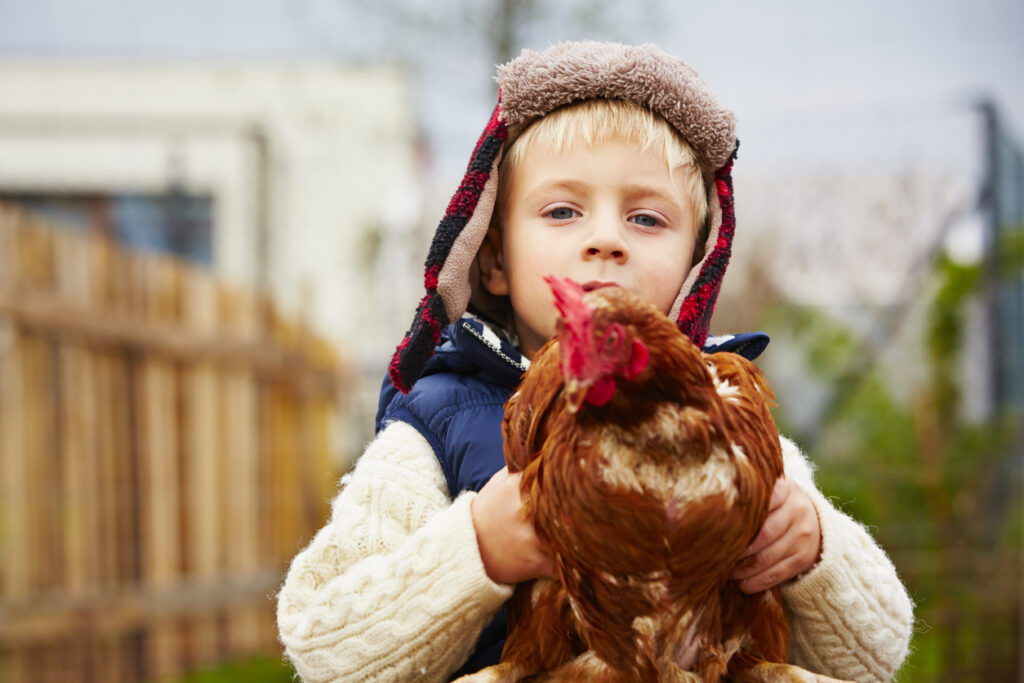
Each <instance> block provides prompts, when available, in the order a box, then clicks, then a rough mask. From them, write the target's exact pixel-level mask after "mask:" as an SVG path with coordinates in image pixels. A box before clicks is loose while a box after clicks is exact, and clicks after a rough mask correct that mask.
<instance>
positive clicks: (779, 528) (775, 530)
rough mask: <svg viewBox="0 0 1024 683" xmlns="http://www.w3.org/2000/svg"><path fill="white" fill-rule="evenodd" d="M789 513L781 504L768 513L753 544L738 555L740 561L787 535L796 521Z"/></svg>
mask: <svg viewBox="0 0 1024 683" xmlns="http://www.w3.org/2000/svg"><path fill="white" fill-rule="evenodd" d="M780 481H781V480H780ZM773 498H774V495H773ZM784 500H785V497H784V498H783V501H784ZM791 512H792V511H791V510H787V509H786V508H784V507H782V506H781V504H780V505H779V506H778V507H777V508H775V509H774V510H772V511H771V512H769V513H768V516H767V517H766V518H765V520H764V524H762V525H761V530H760V531H759V532H757V536H755V537H754V540H753V542H752V543H751V544H750V545H749V546H747V549H746V550H744V551H743V554H742V555H740V559H741V560H743V559H746V558H748V557H751V556H752V555H757V554H758V553H760V552H761V551H763V550H764V549H765V548H767V547H768V546H770V545H771V544H773V543H775V542H776V541H778V540H779V539H780V538H782V537H783V536H785V535H786V534H787V533H789V530H790V528H791V527H792V526H793V523H794V522H795V521H796V520H795V519H794V517H793V516H792V514H790V513H791Z"/></svg>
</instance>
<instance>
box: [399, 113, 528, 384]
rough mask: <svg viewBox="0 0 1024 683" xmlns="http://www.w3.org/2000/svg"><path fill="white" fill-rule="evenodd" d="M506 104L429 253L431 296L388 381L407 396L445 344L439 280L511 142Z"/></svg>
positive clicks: (422, 306) (490, 125) (475, 156)
mask: <svg viewBox="0 0 1024 683" xmlns="http://www.w3.org/2000/svg"><path fill="white" fill-rule="evenodd" d="M500 109H501V104H500V100H499V104H498V105H497V106H495V107H494V113H492V114H491V118H490V120H489V121H488V122H487V127H486V128H485V129H484V132H483V133H482V134H481V135H480V139H479V140H477V143H476V148H475V149H474V150H473V156H472V157H471V159H470V162H469V167H468V168H467V169H466V175H465V176H464V177H463V179H462V183H461V184H460V185H459V189H458V190H457V191H456V192H455V196H453V197H452V199H451V201H450V202H449V203H448V209H447V211H445V215H444V218H442V219H441V222H440V224H439V225H438V226H437V232H435V233H434V239H433V241H432V242H431V243H430V251H429V252H427V260H426V263H425V264H424V277H423V284H424V286H425V287H426V290H427V293H426V295H425V296H424V297H423V298H422V299H421V300H420V303H419V306H418V307H417V309H416V317H415V319H414V320H413V323H412V327H411V328H409V331H408V332H407V333H406V335H405V339H403V340H402V343H401V344H399V345H398V348H397V349H396V350H395V354H394V356H392V358H391V364H390V365H389V366H388V375H389V376H390V378H391V383H392V384H394V385H395V387H396V388H397V389H399V390H400V391H402V392H403V393H408V392H409V389H411V388H412V385H413V384H414V383H415V382H416V380H417V379H419V377H420V375H421V374H423V370H424V369H425V368H426V366H427V361H428V360H430V357H431V356H432V355H433V353H434V347H435V346H437V343H438V341H439V340H440V339H441V330H442V329H444V327H445V326H446V325H448V324H449V323H451V322H452V321H451V320H448V315H447V313H446V311H445V306H444V300H443V299H442V298H441V295H440V294H439V293H438V291H437V284H438V276H439V275H440V273H441V268H442V267H443V266H444V264H445V261H446V260H447V259H448V254H449V253H451V250H452V245H454V244H455V242H456V240H457V239H458V238H459V236H460V235H461V234H462V230H463V228H465V227H466V224H467V223H468V222H469V219H470V218H471V217H472V216H473V213H474V212H475V211H476V209H477V204H478V203H479V201H480V194H481V192H483V189H484V185H485V184H486V183H487V180H488V178H490V175H491V169H492V167H493V165H494V160H495V159H496V158H497V156H498V153H499V152H500V151H501V146H502V145H503V144H504V142H505V139H506V138H507V137H508V130H507V129H506V128H505V122H504V121H502V119H501V110H500Z"/></svg>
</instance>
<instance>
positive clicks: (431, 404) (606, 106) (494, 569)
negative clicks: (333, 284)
mask: <svg viewBox="0 0 1024 683" xmlns="http://www.w3.org/2000/svg"><path fill="white" fill-rule="evenodd" d="M498 82H499V85H500V86H501V90H500V92H501V99H500V102H499V106H498V108H496V110H495V114H494V116H493V117H492V119H491V121H490V123H489V124H488V127H487V129H486V130H485V131H484V134H483V135H482V136H481V138H480V141H479V142H478V145H477V149H476V151H475V153H474V157H473V159H472V161H471V163H470V166H469V169H468V170H467V174H466V177H465V179H464V181H463V184H462V186H461V187H460V188H459V190H458V192H457V193H456V195H455V197H454V198H453V199H452V202H451V204H450V205H449V208H448V212H447V215H446V217H445V218H444V220H442V222H441V224H440V226H439V227H438V231H437V234H436V235H435V238H434V242H433V244H432V246H431V250H430V253H429V254H428V257H427V263H426V286H427V295H426V296H425V297H424V299H423V301H422V302H421V304H420V307H419V310H418V312H417V318H416V322H415V323H414V325H413V328H412V330H410V333H409V335H408V336H407V337H406V339H405V340H404V341H403V342H402V344H401V345H400V346H399V348H398V350H397V352H396V354H395V358H394V359H393V361H392V365H391V369H390V373H389V374H390V380H386V381H385V383H384V388H383V391H382V393H381V402H380V409H379V412H378V418H377V429H378V434H377V437H376V438H375V439H374V441H373V442H372V443H371V444H369V446H368V447H367V449H366V452H365V454H364V455H363V456H362V458H361V459H360V461H359V463H358V464H357V466H356V468H355V470H354V471H353V472H352V473H351V474H349V475H347V476H346V477H345V478H344V479H343V488H342V490H341V492H340V493H339V495H338V496H337V497H336V498H335V500H334V503H333V513H332V516H331V520H330V521H329V522H328V524H327V525H326V526H325V527H324V528H323V529H321V530H320V532H319V533H318V534H317V535H316V537H315V538H314V539H313V541H312V542H311V543H310V545H309V546H308V547H307V548H306V549H305V550H303V551H302V552H300V553H299V555H298V556H297V557H296V558H295V560H294V561H293V563H292V566H291V568H290V570H289V572H288V577H287V579H286V581H285V584H284V586H283V588H282V590H281V592H280V594H279V599H278V600H279V601H278V625H279V628H280V633H281V640H282V642H283V643H284V645H285V650H286V652H287V654H288V656H289V658H290V659H291V661H292V663H293V664H294V665H295V668H296V670H297V671H298V672H299V673H300V674H301V675H302V676H303V678H304V679H306V680H307V681H321V680H360V681H365V680H381V681H385V680H386V681H394V680H413V679H414V680H445V679H446V678H449V677H451V676H453V675H454V674H462V673H467V672H470V671H475V670H478V669H480V668H482V667H484V666H487V665H489V664H493V663H495V662H497V661H498V658H499V656H500V653H501V646H502V642H503V638H504V630H505V624H504V621H503V617H502V612H501V610H500V608H501V606H502V604H503V603H504V601H505V600H506V599H507V598H508V597H509V596H510V595H511V592H512V586H513V585H514V584H515V583H517V582H519V581H524V580H527V579H530V578H534V577H537V576H542V575H547V574H549V573H550V571H551V566H550V562H549V560H548V558H547V556H546V555H545V552H544V549H543V548H542V547H541V546H540V545H539V543H538V541H537V539H536V536H535V535H534V532H533V528H532V525H531V524H530V522H529V520H526V519H523V518H522V517H521V516H520V515H519V505H520V500H519V490H518V477H517V475H509V474H508V472H507V470H505V469H504V467H503V465H504V460H503V455H502V445H501V436H500V424H501V417H502V406H503V404H504V402H505V400H506V399H507V398H508V397H509V396H510V395H511V393H512V392H513V391H514V390H515V387H516V385H517V384H518V381H519V378H520V377H521V375H522V373H523V372H524V371H525V369H526V368H527V367H528V364H529V359H530V358H531V357H532V356H533V354H534V353H535V352H536V351H537V350H538V349H539V348H540V346H541V345H542V344H543V343H544V342H545V341H546V340H547V339H548V337H550V336H551V335H552V333H553V332H554V324H555V318H556V314H555V309H554V306H553V304H552V302H551V295H550V292H549V290H548V289H547V286H546V285H545V284H544V282H543V281H542V279H541V278H542V277H543V276H545V275H558V276H568V277H571V278H573V279H575V280H577V281H579V282H581V283H585V282H615V283H617V284H619V285H622V286H623V287H625V288H627V289H630V290H632V291H635V292H638V293H640V294H642V295H643V296H645V297H646V298H647V299H649V300H650V301H652V302H653V303H654V304H656V305H657V306H658V307H659V308H660V309H661V310H662V311H663V312H665V313H666V314H668V315H669V316H671V317H672V318H673V319H675V320H676V321H677V322H678V325H679V327H680V329H681V330H682V331H683V332H685V333H686V334H688V335H689V336H690V337H691V339H693V340H694V341H695V342H696V343H698V344H703V345H705V349H706V350H708V351H714V350H732V351H735V352H738V353H744V354H745V355H748V356H751V357H753V356H756V355H757V354H758V353H760V351H761V350H762V349H763V348H764V345H765V344H766V343H767V340H766V338H765V337H764V336H763V335H757V334H755V335H740V336H739V337H734V338H729V339H727V340H724V341H723V340H720V339H719V340H712V341H718V342H720V343H718V344H717V345H716V344H714V343H710V344H709V343H708V342H709V340H708V321H709V319H710V316H711V311H712V308H713V306H714V301H715V298H716V296H717V293H718V288H719V286H720V284H721V279H722V275H723V273H724V269H725V265H726V263H727V261H728V257H729V252H730V249H731V240H732V234H733V228H734V219H733V210H732V181H731V177H730V169H731V166H732V159H733V158H734V151H735V147H736V140H735V135H734V123H733V116H732V113H731V112H729V111H728V110H727V109H725V108H723V107H722V106H721V105H720V104H719V103H718V102H717V100H716V99H715V97H714V95H713V94H712V93H711V92H710V90H708V88H707V86H706V85H705V84H704V82H703V81H702V80H701V79H700V78H699V77H698V76H697V74H696V73H695V72H694V71H693V70H692V69H691V68H690V67H689V66H687V65H686V64H685V63H683V62H681V61H679V60H677V59H675V58H672V57H669V56H668V55H666V54H664V53H663V52H661V51H660V50H658V49H657V48H656V47H653V46H642V47H627V46H622V45H614V44H598V43H589V42H587V43H571V44H562V45H558V46H556V47H553V48H550V49H548V50H546V51H545V52H543V53H539V54H538V53H532V52H528V51H526V52H524V53H523V54H522V55H521V56H520V57H519V58H517V59H516V60H513V61H512V62H510V63H509V64H507V65H505V66H504V67H502V68H501V69H500V70H499V76H498ZM467 310H468V311H469V312H470V313H469V314H466V315H465V316H464V313H466V311H467ZM782 445H783V451H784V457H785V468H786V476H785V478H783V479H781V480H780V481H779V482H778V484H777V485H776V487H775V490H774V494H773V499H772V509H771V512H770V514H769V516H768V519H767V520H766V522H765V524H764V526H763V528H762V530H761V532H760V534H759V535H758V536H757V538H755V539H754V541H753V543H752V545H751V546H750V548H749V549H748V551H747V552H748V555H747V557H746V559H744V560H743V561H741V563H740V565H739V566H738V567H737V568H736V570H735V573H734V577H735V578H736V579H737V580H738V581H739V582H740V586H741V588H742V589H743V590H745V591H748V592H755V591H759V590H763V589H765V588H768V587H771V586H775V585H781V589H782V595H783V602H784V604H785V606H786V610H787V617H788V620H789V623H790V626H791V629H792V647H791V660H792V661H793V662H794V663H796V664H799V665H801V666H803V667H805V668H808V669H810V670H813V671H818V672H821V673H825V674H828V675H830V676H834V677H837V678H846V679H853V680H858V681H882V680H888V679H889V678H891V676H892V675H893V673H894V672H895V671H896V670H897V669H898V668H899V666H900V664H901V663H902V661H903V658H904V657H905V656H906V653H907V648H908V644H909V640H910V635H911V628H912V622H913V616H912V608H911V603H910V599H909V597H908V596H907V594H906V591H905V589H904V588H903V586H902V584H901V583H900V581H899V578H898V577H897V575H896V571H895V569H894V567H893V566H892V564H891V562H890V561H889V560H888V558H887V557H886V556H885V554H884V552H883V551H882V550H881V549H880V548H878V546H877V545H876V544H875V543H874V542H873V540H872V539H871V537H870V536H869V535H868V533H867V532H866V531H865V530H864V529H863V528H862V527H861V526H860V525H858V524H857V523H856V522H854V521H853V520H851V519H849V518H848V517H846V516H845V515H843V514H842V513H841V512H839V511H838V510H836V509H835V508H834V507H833V506H832V505H830V504H829V503H828V501H827V500H825V498H824V496H823V495H822V494H821V493H820V492H819V491H818V490H817V489H816V488H815V486H814V483H813V479H812V475H811V468H810V465H809V463H808V462H807V460H806V458H805V457H804V456H803V455H802V454H801V453H800V451H799V450H798V449H797V447H796V446H795V445H793V444H792V442H790V441H788V440H786V439H782ZM627 542H628V539H623V543H627ZM496 615H497V616H496Z"/></svg>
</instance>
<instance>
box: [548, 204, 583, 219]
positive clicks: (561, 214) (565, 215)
mask: <svg viewBox="0 0 1024 683" xmlns="http://www.w3.org/2000/svg"><path fill="white" fill-rule="evenodd" d="M548 215H549V216H551V217H552V218H554V219H555V220H556V221H564V220H568V219H570V218H572V217H573V216H575V215H576V211H575V210H574V209H570V208H569V207H567V206H560V207H558V208H557V209H551V211H548Z"/></svg>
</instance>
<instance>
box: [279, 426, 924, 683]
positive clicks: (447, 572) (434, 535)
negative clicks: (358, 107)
mask: <svg viewBox="0 0 1024 683" xmlns="http://www.w3.org/2000/svg"><path fill="white" fill-rule="evenodd" d="M782 449H783V456H784V460H785V468H786V476H787V477H789V478H790V479H792V480H794V481H795V482H797V483H798V484H799V485H800V486H801V487H802V488H803V489H804V490H805V491H806V492H807V493H808V495H809V496H810V497H811V500H812V501H813V502H814V505H815V507H816V509H817V511H818V517H819V519H820V522H821V532H822V553H821V559H820V560H819V562H818V564H817V565H815V567H813V568H812V569H811V570H810V571H808V572H807V573H805V574H803V575H802V576H800V577H799V578H797V579H795V580H792V581H789V582H786V583H785V584H783V586H782V593H783V603H784V605H785V608H786V611H787V618H788V621H789V624H790V628H791V629H792V645H791V652H790V659H791V661H792V662H793V663H795V664H798V665H800V666H804V667H806V668H808V669H810V670H813V671H817V672H820V673H824V674H827V675H830V676H834V677H837V678H844V679H850V680H855V681H886V680H889V679H890V678H891V677H892V675H893V674H894V673H895V671H896V670H897V669H898V668H899V666H900V664H901V663H902V662H903V659H904V658H905V657H906V654H907V651H908V647H909V641H910V636H911V629H912V625H913V614H912V604H911V601H910V598H909V596H908V595H907V593H906V590H905V589H904V587H903V585H902V583H901V582H900V580H899V578H898V576H897V574H896V570H895V568H894V567H893V565H892V563H891V562H890V561H889V559H888V557H887V556H886V555H885V553H884V552H883V551H882V550H881V548H879V547H878V545H876V544H875V542H874V541H873V540H872V538H871V536H870V535H869V534H868V532H867V531H866V530H865V529H864V528H863V527H862V526H860V525H859V524H857V523H856V522H854V521H853V520H852V519H850V518H849V517H847V516H846V515H844V514H843V513H841V512H840V511H839V510H837V509H836V508H835V507H833V506H832V505H831V504H830V503H829V502H828V501H827V500H826V499H825V497H824V496H823V495H822V494H821V492H820V491H818V490H817V488H816V487H815V485H814V481H813V476H812V471H811V466H810V464H809V462H808V461H807V459H806V458H805V456H804V455H803V454H802V453H801V452H800V450H799V449H798V448H797V447H796V446H795V445H794V444H793V443H792V442H791V441H789V440H787V439H782ZM475 495H476V494H475V493H472V492H467V493H463V494H462V495H460V496H458V497H457V498H456V499H455V500H454V501H452V500H451V498H450V496H449V493H448V487H447V484H446V483H445V477H444V474H443V472H442V470H441V467H440V465H439V463H438V461H437V458H436V457H435V455H434V453H433V451H432V450H431V448H430V445H429V444H428V443H427V441H426V439H424V438H423V436H421V435H420V433H419V432H417V431H416V430H415V429H413V428H412V427H411V426H409V425H408V424H405V423H402V422H393V423H391V424H390V425H388V426H387V427H386V428H385V429H384V430H383V431H381V432H380V433H379V434H378V435H377V437H376V439H374V441H373V442H371V443H370V445H369V446H368V447H367V449H366V452H365V453H364V454H363V456H362V457H361V458H360V460H359V462H358V464H357V465H356V467H355V469H354V470H353V471H352V472H351V473H350V474H349V475H347V476H345V477H344V478H343V479H342V482H341V490H340V492H339V493H338V495H337V496H336V497H335V499H334V501H333V503H332V514H331V518H330V521H329V522H328V523H327V524H326V526H324V527H323V528H322V529H321V530H320V531H319V532H318V533H317V534H316V536H315V537H314V538H313V540H312V541H311V542H310V544H309V545H308V546H307V547H306V548H305V549H304V550H302V551H301V552H300V553H299V554H298V555H297V556H296V557H295V559H294V560H293V562H292V565H291V567H290V569H289V571H288V574H287V577H286V579H285V582H284V585H283V587H282V588H281V591H280V593H279V595H278V608H277V620H278V628H279V630H280V637H281V641H282V642H283V644H284V646H285V652H286V653H287V655H288V657H289V659H290V660H291V662H292V664H293V665H294V666H295V669H296V671H297V672H298V673H299V674H300V675H301V676H302V678H303V679H304V680H305V681H307V683H313V682H314V681H407V680H417V681H419V680H422V681H442V680H445V679H446V678H447V676H448V675H449V674H450V673H451V672H452V671H454V670H455V669H457V668H458V667H459V665H460V664H461V663H462V662H463V661H464V660H465V658H466V657H467V656H468V655H469V653H470V652H471V651H472V649H473V646H474V643H475V642H476V639H477V637H478V636H479V634H480V631H481V630H482V629H483V627H484V626H485V625H486V624H487V623H488V622H489V620H490V619H491V617H492V615H493V614H494V612H495V611H496V610H497V609H498V608H499V607H500V606H501V604H502V603H503V602H504V601H505V600H506V599H508V598H509V597H510V596H511V594H512V587H511V586H506V585H501V584H496V583H494V582H493V581H491V580H490V579H489V578H488V577H487V574H486V572H485V571H484V567H483V563H482V562H481V559H480V553H479V549H478V547H477V542H476V533H475V531H474V528H473V520H472V518H471V516H470V510H469V505H470V501H471V500H472V498H473V496H475Z"/></svg>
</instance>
